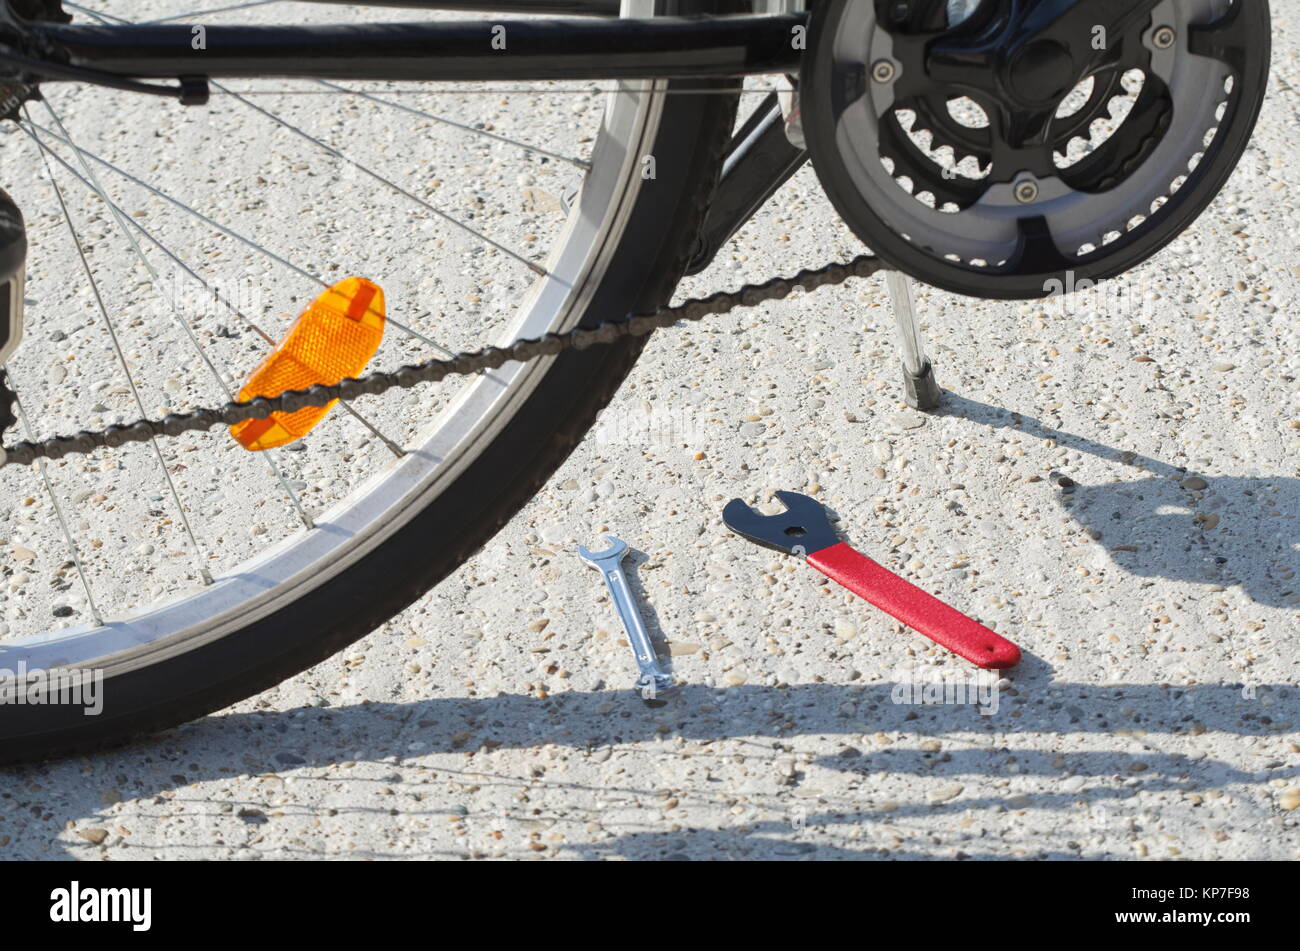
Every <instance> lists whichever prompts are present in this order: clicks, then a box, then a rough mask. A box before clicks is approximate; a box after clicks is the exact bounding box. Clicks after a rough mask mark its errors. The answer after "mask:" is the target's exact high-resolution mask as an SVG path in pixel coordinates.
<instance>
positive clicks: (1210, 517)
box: [940, 393, 1300, 607]
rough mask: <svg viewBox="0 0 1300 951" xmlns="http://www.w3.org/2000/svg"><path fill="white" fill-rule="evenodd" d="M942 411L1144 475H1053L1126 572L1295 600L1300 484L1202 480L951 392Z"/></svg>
mask: <svg viewBox="0 0 1300 951" xmlns="http://www.w3.org/2000/svg"><path fill="white" fill-rule="evenodd" d="M940 412H941V413H942V414H943V415H946V416H951V417H955V418H959V419H965V420H968V421H970V422H973V423H978V424H980V425H982V426H988V427H990V428H994V429H1015V430H1017V431H1018V432H1022V433H1025V434H1027V435H1030V436H1033V437H1035V438H1037V439H1043V440H1047V439H1051V440H1053V441H1055V442H1056V443H1057V444H1059V445H1061V446H1064V447H1065V448H1067V449H1072V450H1075V451H1077V452H1082V453H1087V454H1088V455H1091V456H1096V457H1098V458H1100V459H1104V460H1106V461H1107V462H1111V463H1114V464H1116V465H1119V466H1123V467H1126V468H1129V469H1132V470H1135V471H1137V472H1140V473H1143V476H1142V477H1141V478H1137V479H1129V480H1125V481H1118V480H1117V481H1115V482H1110V483H1102V484H1098V485H1086V484H1082V483H1080V482H1078V481H1076V480H1074V479H1072V478H1070V473H1054V474H1053V475H1054V479H1053V481H1054V483H1055V490H1054V491H1055V492H1056V494H1057V499H1058V501H1059V503H1060V505H1061V507H1062V508H1063V509H1064V510H1065V511H1066V512H1067V513H1069V515H1070V516H1071V517H1072V518H1073V519H1074V520H1075V521H1076V522H1077V523H1078V524H1079V525H1080V526H1081V527H1083V528H1086V529H1089V530H1091V531H1092V532H1093V533H1094V534H1095V535H1096V536H1099V537H1100V539H1101V541H1102V544H1103V545H1104V546H1105V547H1106V550H1107V552H1108V554H1109V556H1110V558H1111V560H1112V561H1113V562H1114V563H1115V565H1116V566H1117V567H1119V568H1120V569H1122V570H1124V571H1126V572H1128V573H1130V574H1133V575H1136V576H1138V577H1144V578H1166V579H1169V580H1172V581H1180V582H1186V583H1189V584H1219V585H1223V586H1224V587H1232V586H1240V588H1241V589H1242V590H1243V591H1244V592H1245V593H1246V594H1247V595H1248V596H1249V597H1250V598H1251V599H1252V600H1254V601H1255V602H1257V603H1259V604H1263V605H1268V606H1272V607H1283V606H1290V605H1294V604H1295V603H1296V601H1295V598H1296V595H1297V594H1300V579H1298V578H1297V571H1298V570H1300V479H1296V478H1291V477H1287V476H1270V477H1263V478H1251V477H1245V476H1209V475H1201V474H1198V473H1196V472H1192V471H1189V470H1188V469H1186V468H1183V467H1179V466H1171V465H1169V464H1168V463H1165V462H1161V461H1160V460H1157V459H1152V458H1150V457H1148V456H1143V455H1140V454H1138V453H1134V452H1123V451H1120V450H1117V449H1114V448H1112V447H1110V446H1106V445H1103V444H1101V443H1098V442H1095V441H1094V440H1091V439H1088V438H1086V437H1084V436H1077V435H1074V434H1073V433H1068V432H1064V431H1062V430H1059V429H1054V428H1052V427H1050V426H1047V425H1045V424H1044V423H1043V422H1042V421H1040V420H1037V419H1034V418H1033V417H1031V416H1026V415H1025V414H1023V413H1017V412H1013V411H1011V410H1007V409H1002V408H999V407H995V406H990V405H988V404H985V403H980V402H977V401H975V400H970V399H967V398H965V397H962V396H956V395H954V394H952V393H945V394H944V402H943V406H942V409H941V410H940ZM1062 476H1064V477H1065V478H1064V479H1062V478H1061V477H1062Z"/></svg>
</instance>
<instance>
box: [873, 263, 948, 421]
mask: <svg viewBox="0 0 1300 951" xmlns="http://www.w3.org/2000/svg"><path fill="white" fill-rule="evenodd" d="M885 279H886V282H887V283H888V285H889V296H890V298H891V299H892V300H893V303H894V319H895V320H896V321H897V322H898V352H899V355H900V356H901V357H902V358H903V386H904V398H905V399H906V400H907V405H908V406H910V407H912V408H913V409H919V410H921V411H923V412H930V411H931V410H936V409H938V408H939V399H940V397H941V396H942V392H943V391H942V390H940V389H939V384H938V382H937V381H936V380H935V378H934V367H933V365H932V364H931V363H930V360H929V358H928V357H927V356H926V355H925V339H924V338H923V337H922V336H921V327H920V325H919V324H918V323H917V322H916V308H915V307H914V306H913V297H912V282H911V281H909V280H908V279H907V275H905V274H901V273H899V272H898V271H889V272H888V273H887V274H886V275H885Z"/></svg>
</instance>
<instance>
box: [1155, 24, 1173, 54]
mask: <svg viewBox="0 0 1300 951" xmlns="http://www.w3.org/2000/svg"><path fill="white" fill-rule="evenodd" d="M1177 40H1178V34H1177V33H1176V32H1175V31H1174V28H1173V27H1172V26H1162V27H1160V29H1158V30H1156V32H1155V34H1154V35H1153V36H1152V37H1151V42H1152V43H1154V44H1155V46H1156V49H1160V50H1167V49H1171V48H1172V47H1173V45H1174V43H1175V42H1176V41H1177Z"/></svg>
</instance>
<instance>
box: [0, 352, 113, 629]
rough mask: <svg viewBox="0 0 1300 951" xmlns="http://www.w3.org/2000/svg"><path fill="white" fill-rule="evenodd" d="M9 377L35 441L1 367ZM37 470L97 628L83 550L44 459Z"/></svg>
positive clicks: (99, 622) (96, 611) (96, 609)
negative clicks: (83, 560)
mask: <svg viewBox="0 0 1300 951" xmlns="http://www.w3.org/2000/svg"><path fill="white" fill-rule="evenodd" d="M0 372H3V373H5V374H7V375H8V377H9V390H10V392H11V393H12V394H13V397H14V406H15V407H16V408H17V410H18V418H19V419H20V420H21V421H22V424H23V431H24V432H26V433H27V438H28V439H29V440H34V439H35V438H36V436H35V435H34V434H33V432H32V424H31V423H30V422H29V421H28V419H27V410H25V409H24V408H23V401H22V397H20V396H19V395H18V384H17V382H15V380H14V375H13V373H12V372H10V370H9V368H8V367H0ZM36 461H37V468H38V469H40V471H41V481H43V482H44V483H45V492H46V494H47V495H49V497H50V505H52V506H53V507H54V514H55V516H57V517H58V520H59V528H61V529H62V530H63V537H64V539H66V540H67V543H68V551H70V552H71V553H72V563H73V564H74V565H75V566H76V568H77V577H78V578H80V579H81V588H82V590H83V591H85V592H86V605H87V606H88V607H89V608H90V619H91V620H92V621H94V622H95V624H96V626H100V625H102V624H103V623H104V619H103V618H102V617H100V614H99V607H98V606H97V605H96V604H95V595H94V594H93V593H92V592H91V590H90V579H89V578H88V577H86V566H85V565H84V564H82V561H81V549H80V548H78V547H77V540H76V539H75V538H73V537H72V532H71V531H70V530H69V529H68V522H67V520H66V519H65V518H64V517H63V507H62V506H60V505H59V497H58V495H56V494H55V492H54V483H53V482H51V481H50V473H49V470H48V469H47V467H46V465H45V460H44V459H38V460H36Z"/></svg>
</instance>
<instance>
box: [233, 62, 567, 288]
mask: <svg viewBox="0 0 1300 951" xmlns="http://www.w3.org/2000/svg"><path fill="white" fill-rule="evenodd" d="M212 85H213V86H215V87H216V88H217V89H220V90H221V91H223V92H225V93H227V94H228V95H231V96H233V97H234V98H235V99H237V100H238V101H239V102H242V103H243V104H244V105H246V106H248V108H250V109H254V110H256V111H257V112H260V113H261V114H262V115H264V116H266V117H267V118H268V119H270V120H271V121H272V122H274V123H276V124H278V125H280V126H281V127H283V128H285V129H288V130H289V131H290V132H292V133H294V134H295V135H299V136H301V137H302V138H304V139H306V140H307V141H308V142H311V143H313V144H314V145H316V146H318V147H319V148H321V149H323V150H324V151H326V152H328V153H329V154H330V155H333V156H334V157H335V158H337V159H339V160H340V161H343V162H347V163H348V164H349V165H351V166H352V167H353V168H355V169H356V170H357V171H359V172H362V173H364V174H366V175H369V176H370V177H371V178H373V179H374V180H375V181H377V182H379V183H380V184H381V185H384V186H386V187H388V188H390V189H392V190H393V191H395V192H397V194H399V195H402V196H403V197H405V198H407V199H409V200H410V201H412V202H414V203H415V204H417V205H419V206H420V207H421V208H423V209H424V210H425V211H427V212H429V213H430V214H432V215H435V216H437V217H438V218H441V219H442V220H443V221H445V222H447V223H448V224H450V225H452V226H454V227H456V228H459V229H460V230H462V231H464V232H465V233H467V234H470V235H473V236H474V237H475V238H477V239H478V240H479V241H481V242H483V243H484V244H486V245H488V246H489V247H492V248H495V249H496V250H498V251H500V252H501V253H502V254H504V255H506V256H507V257H510V258H513V259H514V260H516V261H518V262H519V263H520V264H522V265H524V267H526V268H528V269H529V270H531V271H533V272H534V273H536V274H540V275H542V276H543V277H548V276H549V275H548V274H547V272H546V269H545V268H544V267H542V266H541V265H540V264H537V263H535V262H533V261H530V260H528V258H526V257H524V256H523V255H522V254H520V253H519V252H517V251H512V250H511V249H510V248H508V247H506V246H505V245H504V244H501V243H500V242H499V241H495V240H493V239H492V238H489V237H488V236H487V235H485V234H483V232H481V231H477V230H475V229H474V228H471V227H470V226H469V225H467V224H465V222H463V221H461V220H460V219H459V218H456V217H455V216H454V215H449V214H447V213H446V212H445V211H442V210H441V209H439V208H436V207H434V206H433V205H431V204H429V203H428V202H427V201H425V200H424V199H423V198H421V197H420V196H419V195H416V194H414V193H412V192H410V191H407V190H406V189H405V188H403V187H402V186H401V185H398V184H397V183H396V182H394V181H392V180H391V179H388V178H385V177H384V176H383V175H380V174H379V173H378V172H376V171H374V170H373V169H371V168H369V167H368V166H366V165H363V164H361V163H360V162H358V161H357V160H356V159H353V158H349V157H348V156H347V155H344V154H343V153H342V152H341V151H339V150H338V149H336V148H335V147H334V146H332V145H330V144H328V143H327V142H324V141H322V140H321V139H318V138H316V136H314V135H312V134H311V133H310V132H306V131H304V130H302V129H300V128H298V127H297V126H296V125H294V124H293V123H292V122H290V121H289V120H287V119H284V118H282V117H280V116H278V115H276V114H275V113H274V112H271V110H269V109H264V108H262V107H261V106H259V105H258V104H257V103H255V102H250V101H249V100H247V99H245V98H244V97H243V96H241V95H240V94H239V93H237V92H234V91H233V90H230V89H227V88H226V87H225V86H222V85H221V84H220V83H218V82H215V81H214V82H213V83H212Z"/></svg>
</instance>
